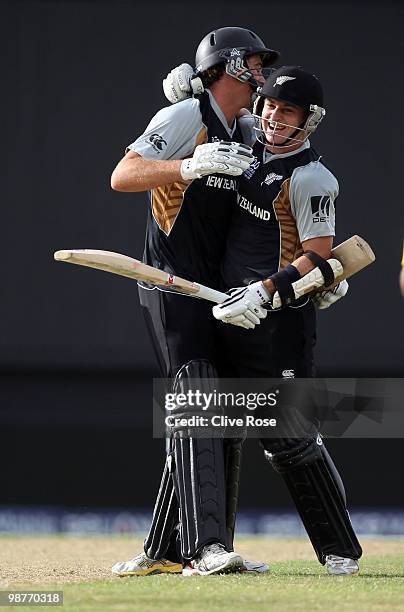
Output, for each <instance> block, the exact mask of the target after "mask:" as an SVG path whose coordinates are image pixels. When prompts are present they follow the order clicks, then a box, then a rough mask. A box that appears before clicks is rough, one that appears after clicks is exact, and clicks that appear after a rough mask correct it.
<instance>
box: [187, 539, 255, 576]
mask: <svg viewBox="0 0 404 612" xmlns="http://www.w3.org/2000/svg"><path fill="white" fill-rule="evenodd" d="M243 563H244V562H243V558H242V557H240V555H238V554H237V553H235V552H227V550H226V549H225V547H224V546H223V544H218V543H217V542H215V543H214V544H208V545H207V546H204V547H203V548H202V550H201V552H200V553H199V554H198V555H197V556H196V557H195V558H194V559H192V561H190V562H189V563H188V564H187V565H186V566H185V567H184V569H183V570H182V575H183V576H209V575H211V574H228V573H230V572H237V571H238V570H239V569H240V568H241V567H242V566H243Z"/></svg>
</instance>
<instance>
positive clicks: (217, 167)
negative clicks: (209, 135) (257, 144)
mask: <svg viewBox="0 0 404 612" xmlns="http://www.w3.org/2000/svg"><path fill="white" fill-rule="evenodd" d="M253 159H254V156H253V154H252V149H251V147H249V146H247V145H244V144H240V143H238V142H226V141H224V140H221V141H220V142H209V143H206V144H202V145H199V146H197V147H196V149H195V151H194V154H193V156H192V157H189V158H187V159H184V160H183V161H182V164H181V169H180V171H181V176H182V178H183V179H184V181H189V180H191V179H196V178H202V176H205V175H207V174H230V176H239V175H240V174H242V173H243V172H244V170H247V168H248V167H249V166H250V164H251V162H252V161H253Z"/></svg>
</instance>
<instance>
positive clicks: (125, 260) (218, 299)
mask: <svg viewBox="0 0 404 612" xmlns="http://www.w3.org/2000/svg"><path fill="white" fill-rule="evenodd" d="M54 258H55V259H56V261H66V262H67V263H72V264H77V265H78V266H86V267H87V268H95V269H96V270H103V271H104V272H111V273H112V274H119V275H120V276H127V277H128V278H133V279H135V280H141V281H146V282H148V283H152V284H153V285H158V286H159V287H165V288H166V289H172V290H175V291H178V292H179V293H184V294H185V295H190V296H193V297H199V298H202V299H204V300H209V301H210V302H214V303H215V304H221V303H222V302H224V300H227V298H228V297H229V296H228V295H227V294H226V293H222V292H220V291H216V289H211V288H210V287H205V286H204V285H201V284H200V283H195V282H192V281H189V280H186V279H184V278H181V277H180V276H174V275H173V274H169V273H168V272H164V270H159V269H158V268H154V267H153V266H148V265H147V264H145V263H143V262H142V261H138V260H137V259H133V258H132V257H128V256H127V255H121V254H120V253H113V252H112V251H100V250H96V249H68V250H62V251H56V253H55V254H54Z"/></svg>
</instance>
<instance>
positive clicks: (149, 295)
mask: <svg viewBox="0 0 404 612" xmlns="http://www.w3.org/2000/svg"><path fill="white" fill-rule="evenodd" d="M139 297H140V303H141V306H142V309H143V314H144V317H145V319H146V324H147V327H148V330H149V334H150V336H151V338H152V342H153V346H154V349H155V352H156V357H157V360H158V363H159V367H160V372H161V375H162V376H163V377H173V376H175V375H176V374H177V372H178V370H179V369H180V368H181V366H182V365H184V363H187V362H188V361H191V360H195V359H207V360H208V361H209V362H210V363H211V364H212V365H213V366H215V367H216V369H217V370H218V372H219V373H220V370H221V367H220V360H221V352H220V350H219V348H218V343H219V325H222V324H221V323H219V322H218V321H216V320H215V319H214V317H213V315H212V312H211V310H212V304H211V303H210V302H207V301H206V300H199V299H196V298H192V297H189V296H185V295H178V294H175V293H169V292H166V291H159V290H158V289H145V288H144V287H142V286H139Z"/></svg>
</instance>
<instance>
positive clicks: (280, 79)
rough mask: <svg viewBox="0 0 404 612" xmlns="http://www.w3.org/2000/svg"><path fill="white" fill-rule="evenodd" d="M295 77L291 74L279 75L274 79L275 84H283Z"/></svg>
mask: <svg viewBox="0 0 404 612" xmlns="http://www.w3.org/2000/svg"><path fill="white" fill-rule="evenodd" d="M295 79H296V77H291V76H280V77H278V78H277V79H276V81H275V85H283V84H284V83H286V81H294V80H295Z"/></svg>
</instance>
